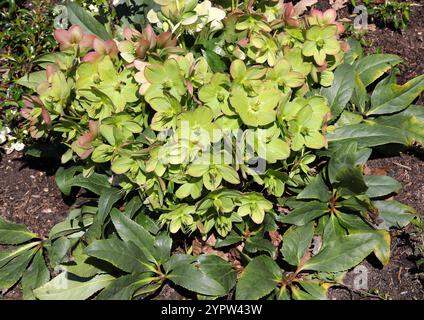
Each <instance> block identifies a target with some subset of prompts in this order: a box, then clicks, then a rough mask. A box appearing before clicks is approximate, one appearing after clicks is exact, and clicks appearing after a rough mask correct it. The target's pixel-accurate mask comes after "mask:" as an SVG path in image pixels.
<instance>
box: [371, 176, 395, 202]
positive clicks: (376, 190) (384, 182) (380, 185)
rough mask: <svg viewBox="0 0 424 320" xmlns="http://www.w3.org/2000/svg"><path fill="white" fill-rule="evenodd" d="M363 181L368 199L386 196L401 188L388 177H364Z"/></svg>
mask: <svg viewBox="0 0 424 320" xmlns="http://www.w3.org/2000/svg"><path fill="white" fill-rule="evenodd" d="M364 179H365V183H366V184H367V186H368V190H367V193H366V194H367V196H368V197H370V198H377V197H382V196H386V195H388V194H390V193H392V192H398V191H399V190H400V189H401V188H402V185H401V184H400V183H399V182H398V181H397V180H396V179H393V178H392V177H389V176H364Z"/></svg>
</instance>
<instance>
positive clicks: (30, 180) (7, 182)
mask: <svg viewBox="0 0 424 320" xmlns="http://www.w3.org/2000/svg"><path fill="white" fill-rule="evenodd" d="M0 157H1V159H0V216H1V217H3V218H5V219H7V220H9V221H13V222H15V223H22V224H24V225H26V226H27V227H28V228H29V229H30V230H31V231H32V232H34V233H36V234H37V235H39V236H40V237H47V235H48V233H49V231H50V229H51V228H52V227H53V226H54V225H55V224H57V223H59V222H60V221H62V220H63V219H64V218H65V217H66V215H67V214H68V208H69V206H68V205H67V204H66V203H65V201H64V200H63V198H62V195H61V192H60V190H59V189H58V187H57V186H56V182H55V179H54V173H55V172H56V169H57V167H56V166H55V165H53V164H51V163H49V162H48V161H46V160H45V159H32V161H31V162H29V161H26V160H25V159H24V158H22V155H21V154H20V153H16V152H14V153H12V154H11V155H5V154H0ZM0 249H1V248H0ZM2 298H3V299H19V298H21V291H20V288H19V286H16V287H14V288H12V289H11V290H9V291H8V292H7V293H6V295H4V296H3V297H2V296H0V299H2Z"/></svg>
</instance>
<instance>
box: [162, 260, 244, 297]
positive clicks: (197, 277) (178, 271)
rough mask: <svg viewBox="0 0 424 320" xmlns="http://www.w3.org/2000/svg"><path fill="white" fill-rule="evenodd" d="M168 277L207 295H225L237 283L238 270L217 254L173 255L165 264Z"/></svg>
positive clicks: (176, 282) (178, 283) (180, 284)
mask: <svg viewBox="0 0 424 320" xmlns="http://www.w3.org/2000/svg"><path fill="white" fill-rule="evenodd" d="M165 270H166V272H167V274H168V279H169V280H171V281H172V282H174V283H175V284H177V285H179V286H181V287H183V288H186V289H188V290H191V291H194V292H197V293H199V294H202V295H207V296H214V297H219V296H224V295H226V294H228V292H229V291H230V290H231V289H232V287H233V286H234V285H235V281H236V272H235V270H234V269H233V268H232V267H231V265H230V264H229V263H228V262H226V261H224V260H223V259H221V258H220V257H218V256H215V255H201V256H198V257H192V256H189V255H181V254H179V255H173V256H172V257H171V259H170V260H169V261H168V262H167V263H166V264H165Z"/></svg>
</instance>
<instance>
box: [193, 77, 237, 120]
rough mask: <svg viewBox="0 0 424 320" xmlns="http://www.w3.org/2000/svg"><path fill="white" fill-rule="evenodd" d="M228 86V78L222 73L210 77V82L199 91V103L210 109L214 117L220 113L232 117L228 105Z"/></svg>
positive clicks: (232, 113)
mask: <svg viewBox="0 0 424 320" xmlns="http://www.w3.org/2000/svg"><path fill="white" fill-rule="evenodd" d="M229 86H230V79H229V77H228V76H227V75H226V74H223V73H216V74H214V75H213V76H212V79H211V82H210V83H209V84H207V85H204V86H203V87H201V88H200V90H199V99H200V101H202V102H203V103H204V104H205V105H206V106H208V107H209V108H211V109H212V111H213V114H214V117H217V116H219V115H221V114H222V113H224V114H226V115H230V116H231V115H234V112H233V111H232V110H231V109H230V107H229V103H228V98H229V96H230V93H229V92H228V90H227V88H228V87H229Z"/></svg>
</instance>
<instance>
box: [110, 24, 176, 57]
mask: <svg viewBox="0 0 424 320" xmlns="http://www.w3.org/2000/svg"><path fill="white" fill-rule="evenodd" d="M123 34H124V37H125V39H126V40H124V41H121V42H120V43H119V44H118V48H119V51H120V52H121V56H122V58H123V59H124V60H125V61H127V62H128V63H132V62H133V61H134V60H135V59H144V58H145V56H146V54H147V53H148V52H151V51H153V50H154V49H156V48H158V49H165V48H166V49H168V50H170V49H172V48H173V47H175V46H176V45H177V39H176V38H175V37H174V36H173V35H172V33H170V32H163V33H161V34H159V35H156V34H155V31H154V30H153V28H152V26H151V25H150V24H149V25H147V26H146V27H145V28H144V29H143V31H142V32H139V31H137V30H134V29H131V28H128V27H127V28H125V29H124V31H123Z"/></svg>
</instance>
